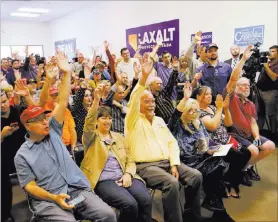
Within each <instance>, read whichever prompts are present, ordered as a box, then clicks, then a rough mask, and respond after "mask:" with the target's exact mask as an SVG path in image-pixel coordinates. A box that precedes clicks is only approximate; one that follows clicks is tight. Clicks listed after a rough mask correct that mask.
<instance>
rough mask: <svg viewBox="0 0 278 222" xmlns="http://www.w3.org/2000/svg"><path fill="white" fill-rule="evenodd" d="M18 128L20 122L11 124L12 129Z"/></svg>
mask: <svg viewBox="0 0 278 222" xmlns="http://www.w3.org/2000/svg"><path fill="white" fill-rule="evenodd" d="M17 126H18V122H14V123H11V124H10V127H17Z"/></svg>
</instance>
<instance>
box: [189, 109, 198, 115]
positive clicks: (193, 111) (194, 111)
mask: <svg viewBox="0 0 278 222" xmlns="http://www.w3.org/2000/svg"><path fill="white" fill-rule="evenodd" d="M199 112H200V110H199V109H195V110H192V109H190V110H189V111H188V114H190V115H193V114H196V113H199Z"/></svg>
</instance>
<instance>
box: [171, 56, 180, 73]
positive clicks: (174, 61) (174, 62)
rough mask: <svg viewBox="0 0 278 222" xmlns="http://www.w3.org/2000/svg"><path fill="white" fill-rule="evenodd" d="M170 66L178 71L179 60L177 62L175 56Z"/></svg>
mask: <svg viewBox="0 0 278 222" xmlns="http://www.w3.org/2000/svg"><path fill="white" fill-rule="evenodd" d="M172 66H173V67H174V69H175V70H177V69H178V67H179V60H178V58H177V56H174V58H173V62H172Z"/></svg>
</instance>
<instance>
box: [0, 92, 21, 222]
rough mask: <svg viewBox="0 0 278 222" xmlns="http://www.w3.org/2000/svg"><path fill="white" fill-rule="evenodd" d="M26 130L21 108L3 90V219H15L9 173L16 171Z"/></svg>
mask: <svg viewBox="0 0 278 222" xmlns="http://www.w3.org/2000/svg"><path fill="white" fill-rule="evenodd" d="M25 133H26V131H25V129H24V127H23V125H22V124H21V123H20V120H19V109H17V107H14V106H11V105H10V103H9V99H8V97H7V95H6V93H5V91H2V90H1V195H2V196H1V202H2V204H1V221H6V220H8V219H9V220H10V221H13V219H12V215H11V208H12V195H13V192H12V184H11V181H10V177H9V175H10V174H11V173H14V172H15V166H14V161H13V159H14V157H15V154H16V152H17V151H18V149H19V148H20V146H21V145H22V143H23V142H24V135H25Z"/></svg>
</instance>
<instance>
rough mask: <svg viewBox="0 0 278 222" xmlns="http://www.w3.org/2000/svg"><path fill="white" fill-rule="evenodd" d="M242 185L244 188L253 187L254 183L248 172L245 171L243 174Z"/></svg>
mask: <svg viewBox="0 0 278 222" xmlns="http://www.w3.org/2000/svg"><path fill="white" fill-rule="evenodd" d="M241 184H242V185H243V186H247V187H252V185H253V183H252V181H251V180H250V178H249V176H248V173H247V171H243V172H242V180H241Z"/></svg>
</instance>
